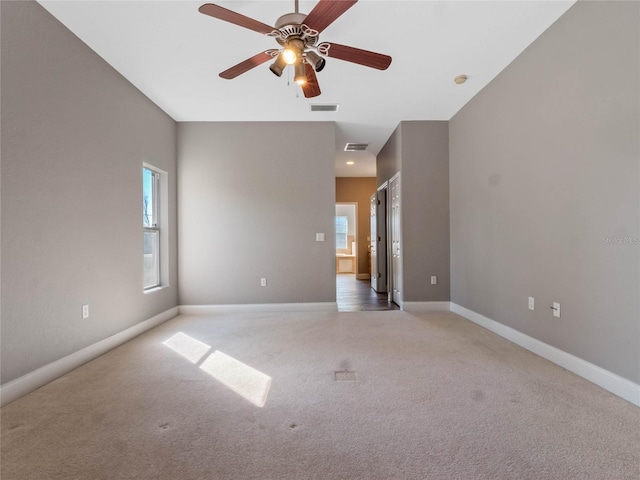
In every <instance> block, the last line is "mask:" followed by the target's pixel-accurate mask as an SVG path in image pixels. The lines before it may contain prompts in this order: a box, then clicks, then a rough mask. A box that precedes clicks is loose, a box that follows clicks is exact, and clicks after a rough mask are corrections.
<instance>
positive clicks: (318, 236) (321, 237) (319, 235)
mask: <svg viewBox="0 0 640 480" xmlns="http://www.w3.org/2000/svg"><path fill="white" fill-rule="evenodd" d="M316 242H324V233H316Z"/></svg>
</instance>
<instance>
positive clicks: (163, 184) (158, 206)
mask: <svg viewBox="0 0 640 480" xmlns="http://www.w3.org/2000/svg"><path fill="white" fill-rule="evenodd" d="M145 170H149V171H150V172H151V173H152V175H153V184H152V185H153V204H152V206H151V215H152V222H153V223H151V224H150V225H146V224H145V221H144V211H143V222H142V231H143V258H142V287H143V290H144V292H145V293H147V292H151V291H154V290H156V289H159V288H161V287H164V286H168V283H169V282H168V275H167V270H168V268H167V261H168V255H167V236H168V235H167V227H166V226H167V224H168V215H167V205H168V202H167V196H168V195H167V194H168V192H167V186H168V180H167V173H166V172H163V171H162V170H159V169H158V168H156V167H154V166H152V165H149V164H147V163H143V164H142V176H143V180H142V181H143V182H144V171H145ZM143 192H144V186H143ZM143 195H144V193H143ZM143 200H144V196H143ZM143 208H144V204H143ZM146 232H157V233H156V234H157V237H156V238H157V239H158V240H157V241H158V251H157V255H156V258H155V260H156V265H155V267H156V271H157V276H156V278H157V282H155V283H153V284H150V285H145V258H144V234H145V233H146Z"/></svg>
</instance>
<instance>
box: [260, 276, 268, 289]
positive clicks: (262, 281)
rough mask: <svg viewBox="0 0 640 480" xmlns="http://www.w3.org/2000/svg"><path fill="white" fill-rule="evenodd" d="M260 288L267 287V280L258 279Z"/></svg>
mask: <svg viewBox="0 0 640 480" xmlns="http://www.w3.org/2000/svg"><path fill="white" fill-rule="evenodd" d="M260 286H261V287H266V286H267V279H266V278H261V279H260Z"/></svg>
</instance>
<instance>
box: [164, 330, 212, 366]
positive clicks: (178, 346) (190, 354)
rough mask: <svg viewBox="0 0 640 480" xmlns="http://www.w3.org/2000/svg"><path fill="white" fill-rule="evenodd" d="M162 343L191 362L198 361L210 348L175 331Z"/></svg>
mask: <svg viewBox="0 0 640 480" xmlns="http://www.w3.org/2000/svg"><path fill="white" fill-rule="evenodd" d="M162 343H163V345H166V346H167V347H169V348H170V349H171V350H173V351H174V352H176V353H179V354H180V355H182V356H183V357H184V358H186V359H187V360H189V361H190V362H191V363H198V362H199V361H200V359H201V358H202V357H204V356H205V355H206V354H207V352H208V351H209V350H210V349H211V347H210V346H209V345H207V344H206V343H202V342H201V341H199V340H196V339H195V338H193V337H190V336H189V335H187V334H186V333H182V332H178V333H176V334H175V335H174V336H173V337H171V338H170V339H168V340H165V341H164V342H162Z"/></svg>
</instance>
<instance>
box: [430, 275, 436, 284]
mask: <svg viewBox="0 0 640 480" xmlns="http://www.w3.org/2000/svg"><path fill="white" fill-rule="evenodd" d="M436 283H438V277H436V276H435V275H432V276H431V285H435V284H436Z"/></svg>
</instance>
